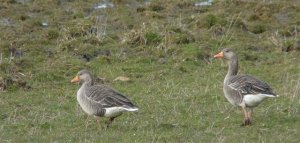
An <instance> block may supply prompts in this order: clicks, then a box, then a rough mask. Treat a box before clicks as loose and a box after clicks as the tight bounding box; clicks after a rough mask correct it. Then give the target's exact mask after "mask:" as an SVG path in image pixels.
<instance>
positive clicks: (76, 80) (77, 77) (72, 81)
mask: <svg viewBox="0 0 300 143" xmlns="http://www.w3.org/2000/svg"><path fill="white" fill-rule="evenodd" d="M79 81H80V78H79V76H75V77H74V78H73V79H72V80H71V83H74V82H79Z"/></svg>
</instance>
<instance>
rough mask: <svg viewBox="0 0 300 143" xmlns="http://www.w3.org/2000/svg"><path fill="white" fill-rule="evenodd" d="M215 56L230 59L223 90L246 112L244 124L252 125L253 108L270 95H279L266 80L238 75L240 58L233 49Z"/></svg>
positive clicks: (232, 101)
mask: <svg viewBox="0 0 300 143" xmlns="http://www.w3.org/2000/svg"><path fill="white" fill-rule="evenodd" d="M214 58H224V59H226V60H228V65H229V68H228V72H227V74H226V76H225V79H224V85H223V91H224V94H225V97H226V99H227V100H228V101H229V102H230V103H231V104H232V105H235V106H240V107H242V109H243V112H244V116H245V118H244V124H243V125H251V122H252V119H251V114H252V111H253V108H254V107H256V106H257V105H259V104H260V103H261V102H262V101H263V100H264V99H266V98H268V97H277V96H278V95H277V94H275V93H274V92H273V91H272V88H271V87H270V86H269V85H268V84H266V83H265V82H263V81H261V80H259V79H257V78H254V77H252V76H249V75H238V58H237V55H236V53H235V52H234V51H233V50H232V49H228V48H225V49H223V50H222V51H221V52H220V53H218V54H216V55H214Z"/></svg>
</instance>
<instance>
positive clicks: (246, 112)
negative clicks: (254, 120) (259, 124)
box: [242, 107, 251, 126]
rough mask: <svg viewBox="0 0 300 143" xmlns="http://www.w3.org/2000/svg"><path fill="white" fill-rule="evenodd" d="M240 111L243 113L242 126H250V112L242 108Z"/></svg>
mask: <svg viewBox="0 0 300 143" xmlns="http://www.w3.org/2000/svg"><path fill="white" fill-rule="evenodd" d="M242 109H243V111H244V124H243V126H248V125H251V111H250V112H248V111H247V109H246V107H242ZM249 113H250V114H249ZM249 115H250V116H249Z"/></svg>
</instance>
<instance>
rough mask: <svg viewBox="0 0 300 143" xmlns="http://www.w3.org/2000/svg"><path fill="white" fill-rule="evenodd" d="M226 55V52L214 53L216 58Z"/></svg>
mask: <svg viewBox="0 0 300 143" xmlns="http://www.w3.org/2000/svg"><path fill="white" fill-rule="evenodd" d="M223 57H224V53H223V52H220V53H219V54H216V55H214V58H223Z"/></svg>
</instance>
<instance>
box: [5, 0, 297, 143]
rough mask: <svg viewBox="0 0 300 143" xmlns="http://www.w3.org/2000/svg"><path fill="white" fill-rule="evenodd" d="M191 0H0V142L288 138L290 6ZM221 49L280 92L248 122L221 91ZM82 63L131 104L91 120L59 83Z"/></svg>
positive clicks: (293, 138) (293, 29) (293, 37)
mask: <svg viewBox="0 0 300 143" xmlns="http://www.w3.org/2000/svg"><path fill="white" fill-rule="evenodd" d="M198 2H199V1H189V0H184V1H179V0H167V1H159V0H152V1H143V0H138V1H130V0H128V1H127V0H112V1H98V0H87V1H83V0H82V1H81V0H79V1H73V0H55V1H52V0H45V1H37V0H24V1H23V0H4V1H3V2H1V4H0V30H1V35H0V37H1V42H0V50H1V51H0V52H1V59H0V60H1V64H0V69H1V70H0V89H1V93H0V113H1V115H0V141H1V142H24V141H25V142H100V141H103V142H299V141H300V138H299V129H300V126H299V125H300V123H299V122H300V120H299V117H300V112H299V108H300V105H299V103H300V98H299V94H300V38H299V36H300V33H299V31H300V14H299V13H300V3H299V2H297V1H294V0H288V1H280V0H278V1H277V0H270V1H246V0H239V1H230V0H215V1H213V2H212V5H210V6H196V5H195V4H196V3H198ZM223 47H230V48H234V49H236V50H237V52H238V55H239V59H240V66H241V67H240V72H241V73H248V74H251V75H255V76H256V77H259V78H260V79H263V80H265V81H267V82H268V83H270V85H272V87H273V88H274V90H275V91H276V92H277V93H278V94H279V95H280V98H277V99H271V100H268V101H266V102H264V103H262V105H260V106H259V107H258V108H257V109H256V110H255V113H254V121H255V123H254V125H253V126H252V127H248V128H244V127H240V126H239V125H240V123H241V121H242V113H241V111H240V110H239V109H237V108H232V106H231V105H230V104H229V103H228V102H227V101H226V100H225V98H224V97H223V92H222V82H223V78H224V75H225V73H226V69H227V65H226V63H225V62H224V61H221V60H213V59H212V55H213V54H215V53H217V52H219V50H220V49H222V48H223ZM82 68H88V69H90V70H91V71H92V72H93V73H95V74H96V75H97V76H98V77H100V78H105V82H106V83H107V84H111V85H112V86H114V87H115V88H116V89H119V90H120V91H121V92H123V93H124V94H126V95H128V96H129V97H130V98H131V99H132V100H133V101H134V102H135V103H136V104H137V105H138V106H139V107H140V108H141V110H140V112H139V113H138V114H124V115H123V116H122V117H120V118H118V119H117V120H116V122H115V123H114V124H113V126H112V127H111V128H109V129H107V130H104V129H101V128H99V127H98V126H96V122H95V121H94V119H93V118H92V117H87V116H86V115H85V114H84V113H82V111H81V110H80V108H77V103H76V102H77V101H76V99H75V92H76V89H77V88H78V86H76V85H71V84H70V83H69V81H70V79H71V78H72V77H73V76H74V75H75V74H76V73H77V71H79V70H80V69H82ZM118 76H125V77H129V78H130V79H131V80H130V82H121V81H113V80H114V79H115V78H116V77H118ZM102 120H106V119H102Z"/></svg>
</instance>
